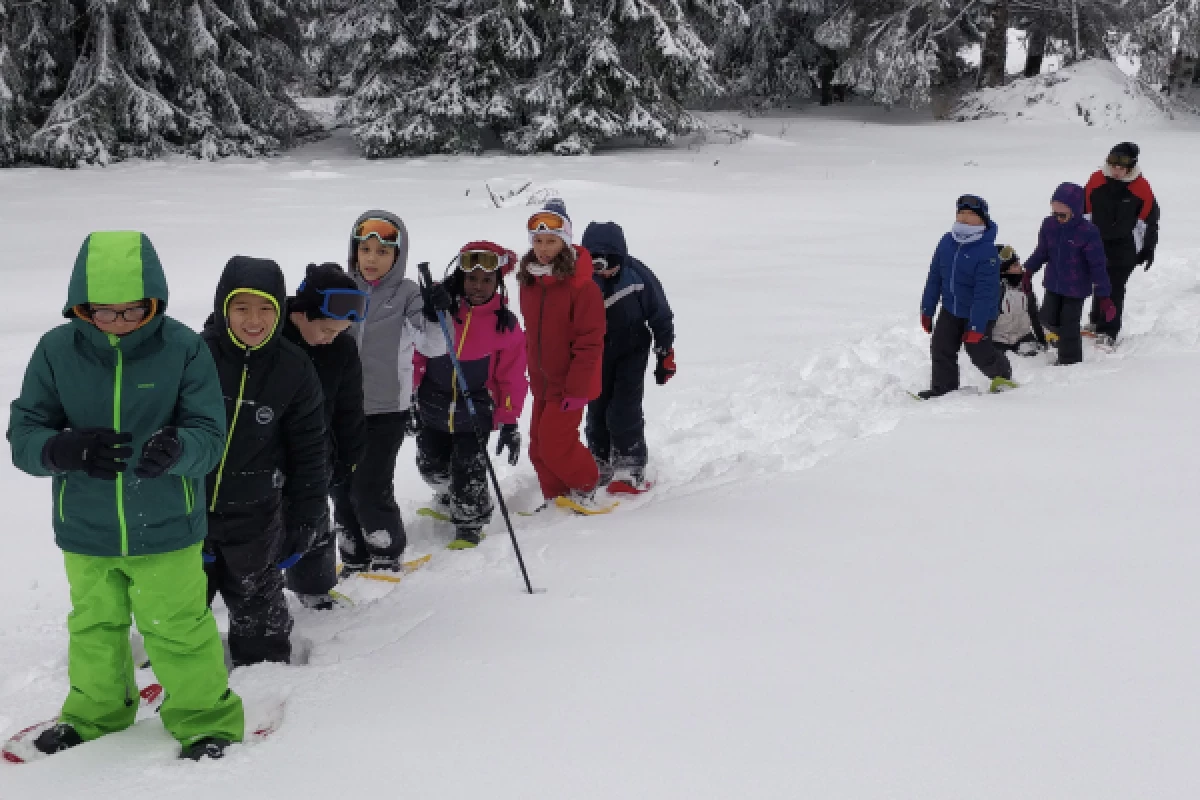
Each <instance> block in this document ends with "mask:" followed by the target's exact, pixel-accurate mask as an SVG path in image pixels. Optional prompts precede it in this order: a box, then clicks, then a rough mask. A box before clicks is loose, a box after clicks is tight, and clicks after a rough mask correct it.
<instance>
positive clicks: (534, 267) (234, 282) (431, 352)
mask: <svg viewBox="0 0 1200 800" xmlns="http://www.w3.org/2000/svg"><path fill="white" fill-rule="evenodd" d="M527 233H528V236H529V240H530V245H531V247H530V250H529V252H528V253H527V254H526V255H525V256H524V257H523V258H522V259H520V261H519V269H518V281H519V283H520V301H521V307H522V312H523V314H524V316H525V319H526V322H527V325H528V327H529V334H528V336H526V335H525V334H524V333H523V332H522V330H521V326H520V324H519V322H518V320H517V318H516V315H514V314H513V313H512V311H511V310H510V309H509V308H508V294H507V291H506V289H505V287H504V276H506V275H507V274H509V273H510V272H512V271H513V270H514V268H516V267H518V260H517V257H516V255H515V254H514V253H512V252H511V251H508V250H507V249H505V248H503V247H501V246H500V245H497V244H495V243H492V242H484V241H477V242H471V243H468V244H467V245H465V246H463V248H462V249H461V251H460V253H459V254H458V257H457V258H456V260H455V268H454V270H453V271H452V272H451V274H450V275H448V276H447V279H446V280H445V281H443V282H442V283H440V284H436V285H434V286H430V287H418V286H417V284H416V283H414V282H413V281H411V280H409V279H408V278H407V277H406V274H405V273H406V266H407V256H408V245H409V243H408V232H407V230H406V228H405V226H404V223H403V221H402V220H400V218H399V217H397V216H396V215H394V214H391V213H389V212H386V211H369V212H367V213H366V214H363V215H362V216H361V217H360V218H359V219H358V220H357V221H356V222H355V224H354V227H353V229H352V234H351V243H350V251H349V258H348V268H349V271H348V272H344V271H342V269H341V267H340V266H338V265H336V264H324V265H320V266H318V265H310V266H309V268H308V270H307V271H306V274H305V279H304V281H303V282H302V283H301V285H300V286H299V288H298V289H297V291H296V294H295V295H294V296H293V297H290V298H289V297H288V296H287V292H286V288H285V281H284V276H283V272H282V270H281V269H280V268H279V266H278V264H276V263H275V262H273V261H269V260H265V259H255V258H247V257H244V256H237V257H235V258H233V259H231V260H230V261H229V263H228V264H226V266H225V269H224V271H223V272H222V275H221V277H220V280H219V281H218V285H217V289H216V292H215V296H214V304H213V313H212V315H211V316H210V317H209V319H208V320H207V322H206V324H205V327H204V331H203V333H202V334H201V335H197V334H195V333H193V332H192V331H191V330H189V329H188V328H187V327H186V326H184V325H183V324H181V323H179V322H176V321H175V320H173V319H171V318H169V317H166V316H164V312H165V310H166V307H167V299H168V294H167V288H166V279H165V275H164V273H163V270H162V267H161V265H160V263H159V261H158V257H157V254H156V253H155V251H154V248H153V246H152V245H151V244H150V242H149V240H148V239H147V238H146V237H145V236H144V235H142V234H139V233H120V232H117V233H95V234H92V235H91V236H90V237H89V238H88V239H87V240H86V241H85V242H84V245H83V247H82V249H81V251H80V255H79V258H78V259H77V261H76V265H75V271H74V273H73V275H72V278H71V283H70V286H69V288H68V302H67V305H66V307H65V309H64V315H65V316H66V317H67V319H68V323H67V324H66V325H63V326H60V327H58V328H55V329H54V330H52V331H50V332H49V333H47V334H46V335H45V336H44V337H43V338H42V340H41V342H40V343H39V345H38V347H37V349H36V350H35V352H34V354H33V356H32V358H31V360H30V363H29V367H28V368H27V371H26V375H25V380H24V383H23V385H22V390H21V395H20V397H18V398H17V400H15V401H14V402H13V404H12V416H11V420H10V425H9V431H8V437H9V440H10V442H11V445H12V451H13V461H14V463H15V464H16V465H17V466H18V467H19V468H20V469H22V470H24V471H26V472H28V473H29V474H31V475H37V476H52V477H53V487H52V496H53V499H54V505H53V517H52V521H53V527H54V530H55V535H56V541H57V542H58V544H59V546H60V547H61V548H62V549H63V550H64V551H65V554H66V556H65V557H66V566H67V574H68V579H69V581H70V584H71V602H72V612H71V615H70V618H69V621H68V630H69V632H70V644H69V648H70V655H69V678H70V682H71V691H70V692H69V694H68V698H67V701H66V702H65V703H64V706H63V709H62V712H61V713H60V715H59V717H58V718H57V719H55V720H53V721H51V722H48V723H45V724H44V725H43V726H41V728H40V729H39V730H38V731H36V737H35V738H34V747H35V748H36V749H37V750H38V751H40V752H42V753H46V754H50V753H56V752H59V751H61V750H65V749H68V748H70V747H74V746H77V745H79V744H81V743H83V742H85V741H90V740H92V739H95V738H98V737H100V736H102V735H105V734H107V733H112V732H115V731H119V730H122V729H124V728H127V727H129V726H130V725H132V724H133V721H134V718H135V715H136V711H137V709H136V704H135V703H134V702H133V700H131V697H134V696H135V695H136V693H137V685H136V682H135V680H134V665H133V660H132V653H131V649H130V641H129V628H130V624H131V621H132V619H137V620H138V621H139V629H140V631H141V633H142V635H143V637H144V639H145V646H146V651H147V654H148V655H149V657H150V660H151V662H152V664H153V667H154V670H155V674H156V676H157V678H158V679H159V681H160V682H161V683H162V685H163V687H164V689H165V692H166V698H167V699H166V701H165V702H164V704H163V706H162V711H161V716H162V720H163V724H164V725H165V726H166V727H167V729H168V730H169V731H170V732H171V733H172V734H173V735H174V736H175V737H176V739H178V740H179V741H180V743H181V745H182V755H183V756H184V757H188V758H193V759H197V760H198V759H201V758H205V757H208V758H220V757H221V756H222V755H223V754H224V751H225V749H226V748H227V747H228V746H229V745H230V744H231V743H233V742H237V741H240V740H241V739H242V738H243V737H244V735H245V730H244V727H245V723H244V716H243V711H242V705H241V700H240V699H239V698H238V696H237V695H236V694H235V693H234V692H233V691H232V690H231V689H230V688H229V684H228V676H227V674H226V671H225V665H224V653H223V648H222V644H221V639H220V637H219V635H218V633H217V628H216V623H215V621H214V619H213V616H212V612H211V610H210V604H211V602H212V600H213V598H214V597H215V596H216V595H217V594H220V595H221V596H222V597H223V599H224V602H225V605H226V607H227V609H228V612H229V621H230V630H229V636H228V645H229V652H230V657H231V661H232V663H233V666H234V667H239V666H246V665H250V664H255V663H260V662H264V661H276V662H283V663H286V662H287V661H288V660H289V659H290V656H291V643H290V634H291V631H292V626H293V620H292V616H291V613H290V611H289V609H288V604H287V600H286V597H285V595H284V592H283V589H284V585H285V576H286V584H287V586H288V587H289V588H291V589H292V590H293V591H294V592H295V593H296V594H297V596H298V598H299V599H300V601H301V603H302V604H304V605H305V606H307V607H309V608H314V609H329V608H332V607H333V605H334V603H333V597H332V596H331V594H330V593H331V591H332V589H333V587H334V585H335V584H336V582H337V579H338V578H337V565H336V563H335V562H336V555H335V550H334V545H335V541H336V542H337V544H338V545H339V547H338V549H340V553H341V558H342V569H343V572H345V573H350V574H353V573H354V572H357V571H363V570H368V569H370V570H388V569H393V570H394V569H399V568H400V566H401V557H402V554H403V552H404V549H405V545H406V536H405V531H404V526H403V522H402V520H401V516H400V511H399V507H398V505H397V503H396V499H395V489H394V473H395V466H396V460H397V455H398V452H399V450H400V447H401V445H402V443H403V440H404V438H405V435H406V434H408V433H415V434H416V436H417V445H418V458H417V461H418V467H419V469H420V472H421V474H422V476H423V477H424V478H425V480H426V481H427V482H428V483H429V484H430V486H431V487H432V488H433V489H434V491H435V493H436V496H435V505H436V506H437V508H439V509H441V510H442V511H443V512H444V515H445V516H446V517H448V518H449V519H450V520H451V521H452V522H453V523H454V524H455V528H456V536H455V539H454V541H453V542H452V543H451V547H452V548H453V549H461V548H467V547H473V546H475V545H477V544H478V543H479V541H480V539H481V538H482V535H483V528H484V526H485V525H486V524H487V523H488V521H489V519H490V517H491V512H492V498H491V497H490V494H489V492H488V487H487V484H486V481H485V474H486V464H485V463H484V461H483V459H484V458H486V453H485V452H484V451H483V450H482V449H481V448H480V447H479V442H478V439H477V438H476V437H475V435H474V430H473V428H472V427H471V426H470V424H469V423H468V420H467V418H466V414H467V412H466V409H465V400H466V397H467V396H468V395H469V396H470V397H471V398H472V400H473V403H474V407H475V410H476V412H477V413H478V414H479V415H480V419H479V421H480V422H481V423H482V426H483V427H484V429H485V431H490V430H491V429H493V428H496V429H498V430H499V436H498V442H497V450H496V453H497V455H500V454H502V453H504V451H506V450H507V452H508V460H509V462H510V463H511V464H516V463H517V460H518V458H519V453H520V448H521V444H522V437H521V434H520V432H519V429H518V420H519V418H520V416H521V412H522V409H523V407H524V401H525V395H526V392H527V391H528V390H529V389H531V388H532V390H533V398H534V408H533V420H532V425H531V429H530V437H529V439H530V442H529V454H530V460H531V461H532V462H533V465H534V469H535V471H536V472H537V475H538V481H539V484H540V485H541V487H542V491H543V495H544V497H545V499H546V501H547V504H550V503H553V504H554V505H556V506H561V507H563V508H567V509H570V510H573V511H577V512H580V513H595V512H597V511H604V510H607V509H608V508H609V506H607V505H605V504H604V503H603V502H601V501H598V500H597V498H596V494H597V491H598V489H600V488H601V487H602V486H604V485H606V484H607V483H608V481H609V480H610V479H611V478H613V477H614V470H615V474H616V476H617V477H618V478H619V479H620V480H622V481H624V482H625V484H626V485H627V486H628V487H629V489H630V490H632V491H641V490H644V489H645V488H647V486H648V484H647V483H646V481H645V474H644V470H645V466H646V462H647V457H648V452H647V448H646V445H645V439H644V418H643V415H642V410H641V399H642V396H643V383H644V380H645V370H646V365H647V362H648V353H649V348H650V342H651V338H653V341H654V352H655V353H656V356H657V362H658V363H657V366H656V369H655V376H656V380H657V382H658V383H659V384H660V385H661V384H664V383H666V381H667V380H669V379H670V377H671V376H673V375H674V374H675V364H674V351H673V349H672V346H673V340H674V330H673V326H672V320H671V312H670V308H669V306H668V305H667V302H666V298H665V295H664V293H663V291H662V287H661V285H660V284H659V283H658V280H657V278H656V277H655V276H654V275H653V273H652V272H651V271H650V270H649V269H648V268H646V267H645V265H643V264H642V263H641V262H639V261H637V260H636V259H633V258H632V257H630V256H629V254H628V250H627V248H626V245H625V241H624V235H623V233H622V231H621V229H620V227H619V226H617V225H615V224H614V223H607V224H604V225H593V226H591V227H590V228H589V232H588V236H589V237H590V238H591V239H593V240H594V246H595V247H597V248H598V249H599V250H601V251H602V253H601V256H600V258H599V259H598V267H599V269H597V270H594V269H593V263H592V259H591V256H590V254H589V253H588V250H587V249H586V248H584V247H580V246H576V245H574V244H573V242H572V234H571V220H570V217H569V216H567V213H566V208H565V207H564V206H563V205H562V204H561V202H553V203H550V204H548V205H547V206H546V207H545V208H544V209H542V210H541V211H539V212H537V213H535V214H533V215H532V216H531V217H530V219H529V221H528V225H527ZM606 309H607V314H606ZM447 312H448V313H449V314H450V317H451V320H452V325H453V341H454V346H455V352H454V355H455V356H456V357H457V358H458V359H459V360H460V362H461V364H462V367H463V377H464V378H465V382H466V385H465V386H460V385H459V384H458V380H459V379H458V376H457V375H455V374H454V372H453V370H452V369H451V366H450V355H449V353H448V352H447V350H446V347H445V339H444V337H443V336H442V334H441V331H440V330H439V324H438V315H439V314H441V313H447ZM606 316H607V319H608V321H609V323H610V326H609V327H608V336H607V338H606ZM528 370H531V371H532V375H533V376H534V380H533V381H532V382H531V381H530V380H529V372H528ZM68 376H69V379H68ZM97 387H112V388H111V393H109V392H108V391H107V390H106V391H101V392H97V391H95V390H96V388H97ZM222 398H223V400H222ZM589 404H591V405H592V408H590V409H589V426H588V432H589V433H588V438H589V441H590V443H591V445H592V448H593V450H592V451H589V450H588V449H587V448H585V447H584V445H583V444H582V443H581V442H580V440H579V425H580V422H581V420H582V416H583V412H584V409H585V407H587V406H589ZM484 438H485V439H486V438H487V437H486V436H485V437H484ZM135 453H137V454H138V455H137V457H136V458H135V457H134V454H135ZM130 463H133V464H134V465H135V468H134V470H133V474H132V476H129V475H127V474H126V471H127V469H128V467H129V464H130ZM598 463H599V464H600V466H599V467H598V466H597V464H598ZM601 467H602V469H601ZM330 499H331V500H332V502H333V507H334V518H335V520H336V525H333V524H331V522H330V519H329V500H330ZM335 532H336V537H335Z"/></svg>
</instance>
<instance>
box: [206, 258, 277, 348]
mask: <svg viewBox="0 0 1200 800" xmlns="http://www.w3.org/2000/svg"><path fill="white" fill-rule="evenodd" d="M286 300H287V288H286V284H285V282H284V278H283V270H281V269H280V268H279V265H278V264H276V263H275V262H274V261H270V260H267V259H263V258H249V257H247V256H234V257H233V258H231V259H229V263H227V264H226V265H225V271H224V272H222V273H221V279H220V281H218V283H217V293H216V296H215V298H214V304H215V311H216V314H217V318H218V319H222V320H224V322H225V329H226V331H227V332H228V334H229V338H230V339H231V340H232V341H233V343H234V344H235V345H237V346H238V347H240V348H243V349H248V350H260V349H262V348H263V347H265V346H267V345H268V344H270V343H271V342H272V341H274V340H275V339H276V338H277V334H278V332H279V329H280V325H279V317H280V312H281V310H282V309H283V307H284V303H285V302H286Z"/></svg>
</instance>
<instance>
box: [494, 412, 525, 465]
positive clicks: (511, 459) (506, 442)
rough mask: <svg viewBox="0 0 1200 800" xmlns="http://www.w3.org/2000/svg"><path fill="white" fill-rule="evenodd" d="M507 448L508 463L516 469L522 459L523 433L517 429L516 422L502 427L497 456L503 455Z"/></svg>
mask: <svg viewBox="0 0 1200 800" xmlns="http://www.w3.org/2000/svg"><path fill="white" fill-rule="evenodd" d="M506 447H507V448H508V463H509V464H510V465H511V466H514V467H515V466H516V465H517V461H519V460H520V458H521V431H519V430H518V429H517V424H516V423H515V422H508V423H505V424H504V425H501V426H500V438H499V439H497V440H496V455H500V454H501V453H503V452H504V448H506Z"/></svg>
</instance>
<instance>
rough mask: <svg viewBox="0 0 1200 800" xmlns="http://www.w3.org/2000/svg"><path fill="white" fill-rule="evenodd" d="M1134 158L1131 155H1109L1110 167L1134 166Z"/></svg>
mask: <svg viewBox="0 0 1200 800" xmlns="http://www.w3.org/2000/svg"><path fill="white" fill-rule="evenodd" d="M1133 164H1134V160H1133V159H1132V158H1130V157H1129V156H1125V155H1115V156H1109V157H1108V165H1109V166H1110V167H1127V168H1128V167H1132V166H1133Z"/></svg>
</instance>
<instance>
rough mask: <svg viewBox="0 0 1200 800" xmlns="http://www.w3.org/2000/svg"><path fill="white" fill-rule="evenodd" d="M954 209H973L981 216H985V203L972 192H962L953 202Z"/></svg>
mask: <svg viewBox="0 0 1200 800" xmlns="http://www.w3.org/2000/svg"><path fill="white" fill-rule="evenodd" d="M954 209H955V210H956V211H974V212H975V213H976V214H978V215H979V216H981V217H986V216H987V203H985V202H984V201H983V198H982V197H980V196H978V195H974V194H964V195H962V196H961V197H959V198H958V200H957V201H955V203H954Z"/></svg>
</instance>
